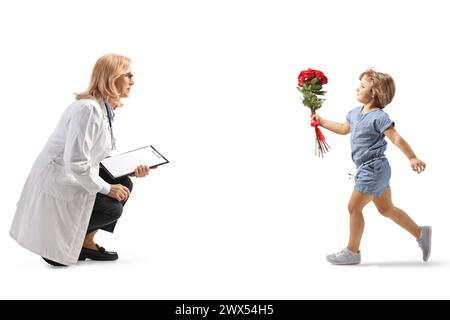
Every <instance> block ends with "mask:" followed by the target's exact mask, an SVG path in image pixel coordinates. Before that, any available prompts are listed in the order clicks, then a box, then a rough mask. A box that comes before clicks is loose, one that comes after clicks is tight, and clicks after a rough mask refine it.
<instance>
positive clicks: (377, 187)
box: [347, 106, 395, 197]
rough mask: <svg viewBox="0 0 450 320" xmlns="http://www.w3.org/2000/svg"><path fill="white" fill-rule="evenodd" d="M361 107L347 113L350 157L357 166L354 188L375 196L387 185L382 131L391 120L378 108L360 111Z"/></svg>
mask: <svg viewBox="0 0 450 320" xmlns="http://www.w3.org/2000/svg"><path fill="white" fill-rule="evenodd" d="M363 107H364V106H359V107H356V108H354V109H353V110H351V111H350V112H349V113H348V114H347V121H348V123H349V124H350V130H351V138H350V142H351V149H352V160H353V162H354V163H355V165H356V167H357V172H356V176H355V189H356V190H358V191H360V192H364V193H367V194H371V195H375V196H377V197H379V196H380V195H381V194H382V193H383V192H384V190H385V189H386V188H387V187H389V180H390V178H391V167H390V165H389V162H388V160H387V159H386V157H385V155H384V152H385V150H386V146H387V142H386V140H385V139H384V137H385V136H384V131H385V130H386V129H388V128H389V127H391V126H394V125H395V123H394V122H393V121H392V120H391V119H390V118H389V116H388V115H387V113H386V112H384V111H383V110H381V109H375V110H373V111H370V112H368V113H366V114H362V110H363Z"/></svg>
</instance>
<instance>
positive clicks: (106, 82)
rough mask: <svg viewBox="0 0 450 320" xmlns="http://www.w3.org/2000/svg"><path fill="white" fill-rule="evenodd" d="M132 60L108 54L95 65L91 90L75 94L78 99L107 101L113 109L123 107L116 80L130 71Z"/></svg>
mask: <svg viewBox="0 0 450 320" xmlns="http://www.w3.org/2000/svg"><path fill="white" fill-rule="evenodd" d="M130 65H131V59H130V58H127V57H125V56H121V55H118V54H113V53H108V54H105V55H104V56H102V57H100V59H98V60H97V62H96V63H95V66H94V69H93V70H92V74H91V82H90V84H89V88H88V89H87V90H86V91H84V92H81V93H77V94H75V96H76V99H77V100H79V99H92V98H95V99H97V100H103V99H106V100H107V101H108V103H109V104H110V105H111V106H112V107H113V108H118V107H121V106H123V103H122V101H121V100H120V94H119V92H118V91H117V88H116V84H115V82H116V80H117V79H118V78H119V77H120V76H121V75H123V74H124V73H126V72H128V71H129V68H130Z"/></svg>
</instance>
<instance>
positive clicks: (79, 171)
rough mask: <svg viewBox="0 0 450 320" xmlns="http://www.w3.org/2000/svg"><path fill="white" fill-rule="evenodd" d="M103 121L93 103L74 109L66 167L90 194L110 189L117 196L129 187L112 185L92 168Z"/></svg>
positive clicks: (109, 193) (68, 135)
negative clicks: (94, 149) (95, 142)
mask: <svg viewBox="0 0 450 320" xmlns="http://www.w3.org/2000/svg"><path fill="white" fill-rule="evenodd" d="M101 123H102V118H101V115H99V114H97V113H96V110H95V108H94V107H92V106H90V105H85V106H81V107H79V109H77V110H75V111H73V114H72V115H71V117H70V120H69V123H68V128H67V136H66V143H65V146H64V164H65V168H66V170H67V171H68V172H70V173H71V174H72V175H73V176H74V177H75V179H76V180H77V181H78V182H79V183H80V184H81V186H82V187H83V188H84V189H85V190H86V191H87V192H89V193H90V194H95V193H97V192H100V191H104V192H106V191H108V196H111V197H113V198H116V199H117V198H118V197H119V195H123V194H124V193H125V191H124V190H123V188H125V189H126V187H124V186H121V187H115V185H111V186H110V185H109V184H108V183H107V182H106V181H104V180H103V179H102V178H101V177H100V176H99V175H98V173H95V172H93V170H92V163H91V156H92V152H93V141H95V139H96V138H97V136H98V132H99V130H100V124H101ZM118 189H120V190H118ZM128 194H129V191H128Z"/></svg>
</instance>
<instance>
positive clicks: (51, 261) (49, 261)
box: [41, 257, 67, 267]
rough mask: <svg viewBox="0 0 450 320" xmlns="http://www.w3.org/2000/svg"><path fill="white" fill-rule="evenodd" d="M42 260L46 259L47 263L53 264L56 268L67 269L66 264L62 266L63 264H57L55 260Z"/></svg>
mask: <svg viewBox="0 0 450 320" xmlns="http://www.w3.org/2000/svg"><path fill="white" fill-rule="evenodd" d="M41 258H42V259H44V260H45V262H47V263H48V264H51V265H52V266H54V267H67V266H66V265H65V264H61V263H58V262H55V261H53V260H50V259H47V258H44V257H41Z"/></svg>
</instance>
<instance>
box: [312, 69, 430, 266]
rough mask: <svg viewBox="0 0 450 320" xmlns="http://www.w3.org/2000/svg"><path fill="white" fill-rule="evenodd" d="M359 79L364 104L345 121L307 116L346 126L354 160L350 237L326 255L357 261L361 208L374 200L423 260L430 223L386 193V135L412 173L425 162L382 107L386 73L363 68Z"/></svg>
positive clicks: (388, 87)
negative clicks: (413, 241)
mask: <svg viewBox="0 0 450 320" xmlns="http://www.w3.org/2000/svg"><path fill="white" fill-rule="evenodd" d="M359 79H360V80H361V84H360V86H359V88H358V89H357V90H356V98H357V100H358V101H359V102H361V103H362V104H363V105H362V106H358V107H356V108H354V109H353V110H351V111H350V112H349V113H348V114H347V121H346V122H344V123H337V122H332V121H329V120H326V119H324V118H322V117H320V116H318V115H317V114H316V115H312V116H311V122H313V121H315V120H317V121H319V123H320V125H321V126H322V127H324V128H326V129H328V130H330V131H332V132H334V133H337V134H342V135H346V134H348V133H349V132H351V138H350V142H351V150H352V159H353V162H354V163H355V164H356V167H357V172H356V175H355V188H354V190H353V193H352V195H351V197H350V201H349V203H348V211H349V213H350V238H349V241H348V245H347V247H346V248H344V249H343V250H342V251H340V252H337V253H334V254H331V255H328V256H327V260H328V262H330V263H332V264H358V263H360V262H361V253H360V251H359V245H360V242H361V237H362V234H363V231H364V217H363V213H362V210H363V208H364V207H365V206H366V205H367V204H368V203H369V202H370V201H373V203H374V204H375V206H376V207H377V209H378V211H379V212H380V214H382V215H383V216H385V217H387V218H390V219H392V220H393V221H394V222H395V223H397V224H398V225H399V226H400V227H402V228H403V229H405V230H406V231H408V232H409V233H411V234H412V235H413V236H414V237H415V238H416V240H417V242H418V243H419V246H420V248H421V249H422V253H423V260H424V261H427V260H428V257H429V256H430V252H431V227H430V226H422V227H419V226H418V225H417V224H416V223H415V222H414V221H413V220H412V219H411V218H410V217H409V216H408V215H407V214H406V212H404V211H403V210H401V209H399V208H397V207H394V205H393V203H392V199H391V188H390V187H389V179H390V177H391V167H390V166H389V162H388V160H387V158H386V156H385V155H384V151H385V150H386V145H387V142H386V141H385V139H384V137H385V136H387V137H388V138H389V139H390V140H391V141H392V143H393V144H395V145H396V146H397V147H398V148H399V149H400V150H401V151H402V152H403V153H404V154H405V156H406V157H407V158H408V160H409V161H410V164H411V168H412V169H413V170H414V171H416V172H417V173H420V172H422V171H423V170H425V162H423V161H422V160H420V159H419V158H417V156H416V155H415V153H414V151H413V150H412V149H411V147H410V146H409V144H408V143H407V142H406V140H405V139H403V138H402V137H401V136H400V135H399V134H398V133H397V131H396V130H395V128H394V122H393V121H392V120H391V119H390V118H389V116H388V115H387V113H385V112H384V111H383V108H384V107H386V106H387V105H388V104H389V103H390V102H391V101H392V99H393V98H394V94H395V84H394V80H393V79H392V77H391V76H390V75H388V74H385V73H381V72H376V71H374V70H372V69H368V70H366V71H365V72H363V73H362V74H361V75H360V77H359Z"/></svg>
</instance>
